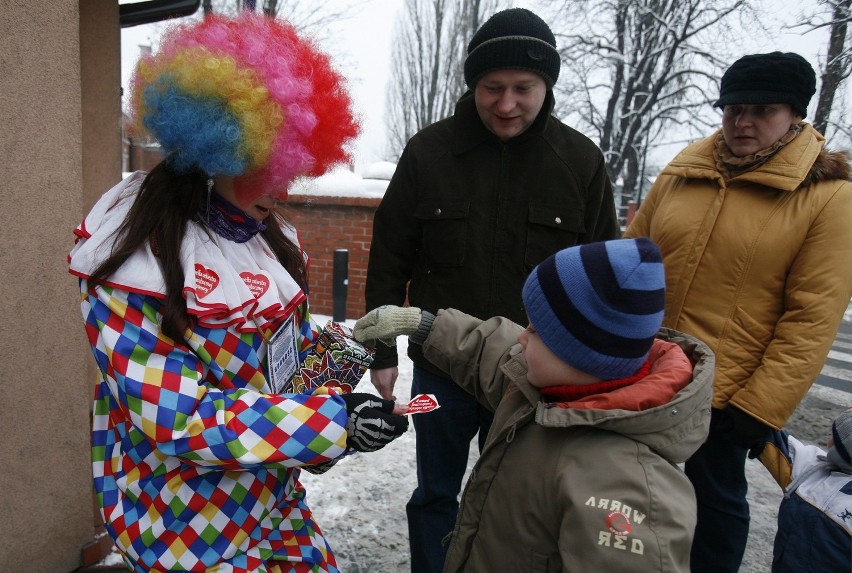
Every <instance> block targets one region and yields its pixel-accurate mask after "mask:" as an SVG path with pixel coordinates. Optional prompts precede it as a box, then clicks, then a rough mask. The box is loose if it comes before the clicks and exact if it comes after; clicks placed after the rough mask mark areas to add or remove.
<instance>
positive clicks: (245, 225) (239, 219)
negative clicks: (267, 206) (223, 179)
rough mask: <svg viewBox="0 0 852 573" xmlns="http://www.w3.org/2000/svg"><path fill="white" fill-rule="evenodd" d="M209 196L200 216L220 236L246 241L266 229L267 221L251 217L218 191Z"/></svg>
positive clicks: (236, 240)
mask: <svg viewBox="0 0 852 573" xmlns="http://www.w3.org/2000/svg"><path fill="white" fill-rule="evenodd" d="M209 197H210V201H209V203H208V204H207V205H205V206H204V207H203V208H202V209H201V211H199V212H198V216H199V217H200V218H201V220H202V221H204V223H205V224H206V225H207V226H208V227H210V228H211V229H213V231H215V232H216V234H217V235H219V236H220V237H224V238H226V239H228V240H229V241H234V242H235V243H245V242H246V241H248V240H249V239H251V238H252V237H254V236H255V235H257V234H258V233H259V232H261V231H264V230H266V223H263V222H261V221H256V220H254V219H253V218H251V217H249V216H248V215H247V214H246V213H245V212H243V211H241V210H240V209H237V208H236V207H234V206H233V205H231V204H230V203H228V202H227V201H226V200H225V199H223V198H222V197H221V196H219V194H218V193H210V195H209Z"/></svg>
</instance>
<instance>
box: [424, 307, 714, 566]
mask: <svg viewBox="0 0 852 573" xmlns="http://www.w3.org/2000/svg"><path fill="white" fill-rule="evenodd" d="M520 331H521V327H520V326H518V325H517V324H514V323H512V322H510V321H509V320H507V319H505V318H500V317H496V318H491V319H489V320H487V321H481V320H479V319H476V318H473V317H471V316H469V315H466V314H464V313H462V312H459V311H456V310H441V311H439V312H438V315H437V317H436V318H435V321H434V322H433V324H432V329H431V331H430V333H429V336H428V337H427V338H426V340H425V342H424V344H423V347H422V348H423V355H424V356H425V357H426V358H427V359H428V360H430V361H431V362H432V363H433V364H434V365H435V366H437V367H439V368H441V370H442V371H444V372H446V373H447V374H448V375H449V376H450V377H451V378H452V379H453V380H455V381H457V383H458V384H459V385H460V386H461V387H463V388H464V389H465V390H467V391H468V392H470V393H472V394H474V395H475V396H476V398H477V400H478V401H479V402H480V403H481V404H482V405H484V406H485V407H487V408H489V409H490V410H492V411H494V423H493V425H492V426H491V431H490V432H489V434H488V439H487V441H486V444H485V446H484V448H483V450H482V453H481V455H480V457H479V460H478V461H477V463H476V465H475V466H474V468H473V470H472V471H471V474H470V478H469V479H468V482H467V484H466V485H465V488H464V494H463V496H462V499H461V505H460V508H459V514H458V518H457V520H456V524H455V528H454V530H453V534H452V538H451V541H450V547H449V550H448V552H447V559H446V561H445V563H444V571H445V573H449V572H452V573H461V572H465V573H480V572H481V573H491V572H495V571H501V572H502V571H525V572H533V571H534V572H542V573H544V572H547V573H567V572H572V571H574V572H578V573H585V572H590V571H593V572H598V571H630V572H633V573H639V572H652V571H653V572H664V571H665V572H675V571H684V572H686V571H688V570H689V551H690V547H691V544H692V538H693V530H694V528H695V522H696V506H695V494H694V493H693V488H692V485H691V484H690V483H689V480H688V479H687V478H686V476H685V475H684V473H683V471H681V470H680V469H679V468H678V467H677V466H676V465H675V464H677V463H679V462H683V461H685V460H686V459H688V458H689V457H690V456H691V455H692V454H693V453H694V452H695V451H696V450H697V449H698V447H699V446H700V445H701V443H702V442H703V441H704V439H705V438H706V437H707V432H708V429H709V424H710V396H711V394H712V385H713V353H712V352H711V351H710V349H709V348H708V347H707V346H706V345H705V344H703V343H702V342H700V341H699V340H697V339H695V338H693V337H690V336H686V335H683V334H681V333H678V332H675V331H672V330H668V329H662V330H661V331H660V334H659V335H658V339H657V340H655V341H654V345H653V347H652V349H651V352H650V354H649V361H650V373H649V374H648V375H647V376H645V377H644V378H642V379H641V380H639V381H638V382H635V383H634V384H632V385H630V386H626V387H624V388H620V389H618V390H614V391H611V392H607V393H601V394H594V395H591V396H587V397H585V398H582V399H580V400H575V401H572V402H551V401H547V400H545V399H544V398H543V397H542V394H541V392H540V391H539V390H538V389H537V388H535V387H534V386H532V385H531V384H530V383H529V381H528V380H527V377H526V374H527V364H526V361H525V359H524V355H523V352H522V350H521V346H520V345H519V344H517V340H516V339H517V336H518V333H519V332H520Z"/></svg>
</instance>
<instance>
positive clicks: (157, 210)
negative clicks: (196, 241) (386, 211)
mask: <svg viewBox="0 0 852 573" xmlns="http://www.w3.org/2000/svg"><path fill="white" fill-rule="evenodd" d="M207 180H208V176H207V175H206V174H205V173H203V172H202V171H197V170H196V171H191V172H188V173H176V172H175V171H174V169H173V168H172V165H171V163H170V162H169V160H168V159H166V160H164V161H161V162H160V163H159V164H158V165H157V166H156V167H154V168H153V169H152V170H151V172H150V173H148V175H147V176H146V177H145V179H144V180H143V181H142V186H141V188H140V190H139V196H138V197H137V199H136V202H135V203H134V204H133V206H132V207H131V208H130V211H129V212H128V213H127V217H126V218H125V220H124V222H123V223H122V224H121V227H119V229H118V238H117V239H116V242H115V245H114V246H113V250H112V253H111V254H110V256H109V257H107V258H106V259H105V260H104V261H103V262H102V263H101V264H100V265H99V266H98V267H97V268H96V269H95V270H94V272H93V273H92V274H91V276H90V277H89V282H90V283H103V282H106V281H107V280H108V279H109V277H110V276H111V275H112V274H113V273H115V272H116V271H117V270H118V269H119V268H120V267H121V265H123V264H124V263H125V262H126V261H127V259H128V258H130V256H131V255H132V254H133V253H135V252H136V251H137V250H138V249H139V248H141V247H142V246H143V245H144V244H145V241H148V240H149V239H150V240H151V246H152V249H153V250H154V252H155V254H156V255H157V256H158V257H159V259H160V262H161V263H162V265H163V278H164V280H165V283H166V301H165V303H164V305H163V307H162V313H163V325H162V328H163V332H164V333H165V334H166V335H167V336H169V337H171V338H172V339H174V340H180V339H181V338H183V332H184V330H185V329H186V327H187V326H189V324H190V318H189V316H188V314H187V312H186V300H185V299H184V298H183V284H184V274H183V266H182V265H181V262H180V248H181V243H182V242H183V237H184V233H185V232H186V223H187V221H190V220H193V221H195V222H197V223H199V224H202V223H201V220H200V219H199V217H198V213H199V211H200V210H201V208H202V207H203V206H204V205H205V203H206V201H207ZM270 219H271V220H268V221H267V223H268V224H267V225H266V230H264V231H262V232H261V235H262V236H263V238H264V239H266V242H267V243H268V244H269V247H270V249H272V252H273V253H275V256H276V257H278V261H279V262H280V263H281V265H282V266H283V267H284V268H285V269H287V272H288V273H290V276H292V277H293V279H294V280H295V281H296V282H297V283H298V284H299V286H301V287H302V290H304V291H305V292H307V276H306V269H305V260H304V257H303V255H302V251H301V249H299V247H298V246H297V245H295V244H294V243H293V242H292V241H290V240H289V239H288V238H287V237H286V236H285V235H284V233H283V232H282V231H281V226H280V224H281V223H283V222H284V219H283V217H281V215H280V214H278V213H275V212H274V214H273V215H272V216H271V217H270Z"/></svg>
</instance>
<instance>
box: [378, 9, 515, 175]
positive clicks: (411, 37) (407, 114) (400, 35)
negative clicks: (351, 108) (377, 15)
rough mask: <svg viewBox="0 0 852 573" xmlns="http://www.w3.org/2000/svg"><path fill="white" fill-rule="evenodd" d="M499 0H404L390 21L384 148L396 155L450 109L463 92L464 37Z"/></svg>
mask: <svg viewBox="0 0 852 573" xmlns="http://www.w3.org/2000/svg"><path fill="white" fill-rule="evenodd" d="M504 3H505V2H504V1H502V0H405V8H404V9H403V12H402V15H401V16H400V17H399V19H398V21H397V22H396V25H395V27H394V34H393V36H394V39H393V45H394V47H395V50H394V52H393V55H392V58H391V75H390V79H389V83H388V86H389V87H388V92H387V97H386V108H387V111H386V116H385V123H386V127H387V132H388V143H387V145H388V149H387V154H388V156H389V157H390V158H391V159H394V160H395V159H398V158H399V154H400V153H401V152H402V149H403V147H405V144H406V143H407V142H408V140H409V138H411V136H412V135H414V134H415V133H417V131H419V130H420V129H422V128H423V127H426V126H427V125H429V124H431V123H434V122H435V121H437V120H439V119H442V118H444V117H447V116H449V115H451V114H452V113H453V109H454V106H455V102H456V100H457V99H458V98H459V97H460V96H461V95H462V94H463V93H464V91H465V86H464V76H463V73H462V66H463V63H464V57H465V55H466V50H467V43H468V41H469V40H470V38H471V36H473V33H474V32H475V31H476V30H477V29H478V28H479V26H480V25H481V24H482V22H483V21H484V19H485V18H487V17H489V16H490V15H491V14H492V13H493V12H495V11H496V10H497V9H498V7H499V6H500V5H502V4H504Z"/></svg>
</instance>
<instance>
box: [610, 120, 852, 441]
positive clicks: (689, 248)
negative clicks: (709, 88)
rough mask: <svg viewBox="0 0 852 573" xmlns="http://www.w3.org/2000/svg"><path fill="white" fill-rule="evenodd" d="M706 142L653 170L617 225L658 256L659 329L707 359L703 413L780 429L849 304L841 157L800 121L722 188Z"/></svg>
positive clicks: (851, 257) (851, 187) (846, 170)
mask: <svg viewBox="0 0 852 573" xmlns="http://www.w3.org/2000/svg"><path fill="white" fill-rule="evenodd" d="M715 138H716V134H714V135H712V136H710V137H709V138H707V139H704V140H702V141H699V142H697V143H694V144H692V145H690V146H688V147H687V148H686V149H684V150H683V151H682V152H681V153H680V154H679V155H678V156H677V157H675V158H674V160H672V162H671V163H670V164H669V165H668V166H667V167H666V168H665V169H664V170H663V172H662V173H661V174H660V176H659V177H658V179H657V180H656V182H655V183H654V186H653V187H652V189H651V191H650V192H649V193H648V196H647V198H646V199H645V201H644V203H642V205H641V207H640V209H639V211H638V212H637V214H636V217H635V218H634V220H633V221H632V223H631V224H630V226H629V228H628V229H627V231H626V233H625V236H626V237H640V236H646V237H650V238H651V239H652V240H653V241H655V242H656V243H657V244H658V245H659V247H660V249H661V251H662V253H663V257H664V263H665V268H666V317H665V320H664V326H667V327H669V328H673V329H676V330H679V331H682V332H685V333H687V334H691V335H693V336H695V337H697V338H699V339H700V340H702V341H704V342H705V343H707V344H708V345H709V346H710V348H711V349H712V350H713V351H714V352H715V354H716V378H715V382H714V393H713V407H715V408H724V407H725V406H726V405H728V404H732V405H735V406H736V407H738V408H740V409H741V410H743V411H745V412H747V413H749V414H751V415H752V416H753V417H755V418H757V419H758V420H761V421H763V422H764V423H766V424H768V425H770V426H773V427H775V428H781V426H783V425H784V423H785V422H786V420H787V418H788V417H789V416H790V414H792V412H793V410H794V409H795V408H796V406H797V405H798V403H799V402H800V401H801V399H802V398H803V397H804V396H805V394H806V393H807V391H808V389H809V388H810V386H811V384H812V383H813V381H814V380H815V379H816V377H817V375H818V374H819V372H820V370H821V368H822V366H823V363H824V361H825V358H826V356H827V355H828V351H829V349H830V348H831V344H832V341H833V340H834V337H835V335H836V333H837V329H838V327H839V325H840V321H841V319H842V317H843V312H844V311H845V310H846V308H847V305H848V304H849V300H850V297H852V183H850V182H849V174H850V167H849V163H848V157H847V155H845V154H841V153H835V152H828V151H826V150H824V149H823V145H824V142H825V140H824V138H823V137H822V135H820V134H819V133H818V132H817V131H816V130H814V129H813V128H812V127H811V126H810V125H809V124H805V127H804V130H803V131H802V132H801V133H800V134H799V135H798V136H797V137H796V138H795V139H793V141H791V142H790V143H789V144H788V145H786V146H785V147H784V148H783V149H781V150H780V151H779V152H778V153H776V154H775V155H774V156H772V157H771V158H770V159H769V160H768V161H767V162H766V163H764V164H763V165H761V166H760V167H759V168H757V169H754V170H752V171H749V172H747V173H743V174H740V175H738V176H736V177H733V178H731V179H729V180H728V181H725V180H724V178H723V177H722V176H721V174H720V173H719V171H718V170H717V168H716V165H715V160H714V156H713V143H714V141H715Z"/></svg>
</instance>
